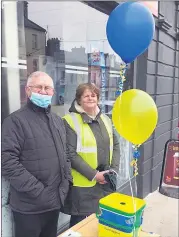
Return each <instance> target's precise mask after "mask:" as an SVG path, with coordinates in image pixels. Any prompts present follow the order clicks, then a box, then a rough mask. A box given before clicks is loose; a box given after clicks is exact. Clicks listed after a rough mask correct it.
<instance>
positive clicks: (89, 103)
mask: <svg viewBox="0 0 179 237" xmlns="http://www.w3.org/2000/svg"><path fill="white" fill-rule="evenodd" d="M97 104H98V98H97V95H96V94H95V93H94V92H92V91H90V90H88V89H86V90H85V91H84V92H83V94H82V96H81V99H80V105H81V107H82V108H83V109H84V110H85V111H86V110H87V111H88V110H92V109H96V107H97Z"/></svg>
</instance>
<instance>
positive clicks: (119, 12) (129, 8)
mask: <svg viewBox="0 0 179 237" xmlns="http://www.w3.org/2000/svg"><path fill="white" fill-rule="evenodd" d="M154 32H155V21H154V18H153V15H152V13H151V12H150V10H148V8H147V7H145V6H144V5H143V4H141V3H138V2H126V3H122V4H121V5H119V6H117V7H116V8H115V9H114V10H113V11H112V13H111V14H110V16H109V18H108V22H107V26H106V34H107V39H108V41H109V44H110V45H111V48H112V49H113V50H114V51H115V52H116V53H117V54H118V55H119V56H120V57H121V59H122V60H123V61H124V62H125V63H131V62H133V61H134V60H135V58H136V57H137V56H139V55H140V54H142V53H143V52H144V51H145V50H146V49H147V48H148V47H149V45H150V43H151V41H152V39H153V36H154Z"/></svg>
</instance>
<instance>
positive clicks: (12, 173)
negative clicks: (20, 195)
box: [1, 115, 44, 197]
mask: <svg viewBox="0 0 179 237" xmlns="http://www.w3.org/2000/svg"><path fill="white" fill-rule="evenodd" d="M24 141H25V137H24V133H23V129H22V126H21V124H20V121H19V119H18V118H16V117H15V116H13V115H10V116H9V117H7V118H6V119H5V120H4V122H3V125H2V145H1V149H2V151H1V160H2V161H1V166H2V176H4V177H5V178H6V179H7V180H8V181H9V182H10V185H11V186H12V187H13V188H14V189H16V190H17V191H18V192H26V193H27V194H29V195H30V196H31V197H37V196H38V195H39V194H40V193H41V192H42V190H43V189H44V185H43V184H42V183H41V182H40V181H39V180H37V179H36V178H35V177H34V176H33V175H32V174H31V173H29V172H28V171H27V170H26V169H25V167H24V166H23V165H22V164H21V163H20V159H19V157H20V154H21V151H22V149H23V144H24Z"/></svg>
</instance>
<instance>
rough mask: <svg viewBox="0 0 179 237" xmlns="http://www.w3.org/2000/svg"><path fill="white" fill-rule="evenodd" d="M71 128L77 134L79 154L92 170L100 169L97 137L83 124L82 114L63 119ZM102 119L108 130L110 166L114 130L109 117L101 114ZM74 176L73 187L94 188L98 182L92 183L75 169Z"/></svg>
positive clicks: (69, 115) (72, 114)
mask: <svg viewBox="0 0 179 237" xmlns="http://www.w3.org/2000/svg"><path fill="white" fill-rule="evenodd" d="M63 118H64V119H65V120H66V121H67V123H68V124H69V125H70V127H71V128H72V129H73V130H74V131H75V132H76V134H77V147H76V152H77V154H78V155H79V156H80V157H81V158H82V159H83V160H84V161H85V162H86V163H87V164H88V165H89V166H91V168H92V169H96V168H97V167H98V158H97V144H96V139H95V136H94V134H93V132H92V130H91V128H90V126H89V125H88V124H87V123H84V122H83V119H82V117H81V115H80V114H77V113H70V114H67V115H65V116H64V117H63ZM100 118H101V119H102V121H103V123H104V125H105V127H106V130H107V132H108V135H109V140H110V144H109V149H110V164H111V161H112V155H113V130H112V122H111V120H110V118H109V117H108V116H107V115H103V114H101V116H100ZM72 176H73V186H77V187H93V186H94V185H95V184H96V180H93V181H90V180H88V179H87V178H86V177H85V176H83V175H82V174H80V173H79V172H78V171H76V170H75V169H72Z"/></svg>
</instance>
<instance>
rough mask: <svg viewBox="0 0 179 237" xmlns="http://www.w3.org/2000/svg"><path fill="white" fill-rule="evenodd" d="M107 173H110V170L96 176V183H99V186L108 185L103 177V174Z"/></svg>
mask: <svg viewBox="0 0 179 237" xmlns="http://www.w3.org/2000/svg"><path fill="white" fill-rule="evenodd" d="M105 173H109V170H105V171H102V172H98V173H97V174H96V177H95V179H96V181H97V182H98V183H99V184H106V183H107V182H106V180H105V178H104V176H103V174H105Z"/></svg>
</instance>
